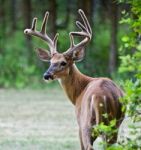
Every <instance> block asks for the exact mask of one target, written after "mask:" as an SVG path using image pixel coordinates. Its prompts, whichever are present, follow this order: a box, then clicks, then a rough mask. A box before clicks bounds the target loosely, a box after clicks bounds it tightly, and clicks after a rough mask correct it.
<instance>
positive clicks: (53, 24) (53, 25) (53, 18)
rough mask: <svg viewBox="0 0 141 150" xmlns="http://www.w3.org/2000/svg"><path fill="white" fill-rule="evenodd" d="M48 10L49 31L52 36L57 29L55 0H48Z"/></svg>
mask: <svg viewBox="0 0 141 150" xmlns="http://www.w3.org/2000/svg"><path fill="white" fill-rule="evenodd" d="M49 12H50V18H49V22H50V31H51V38H54V36H55V34H56V32H57V29H56V19H57V4H56V0H49Z"/></svg>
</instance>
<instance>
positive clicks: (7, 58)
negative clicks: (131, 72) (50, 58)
mask: <svg viewBox="0 0 141 150" xmlns="http://www.w3.org/2000/svg"><path fill="white" fill-rule="evenodd" d="M79 8H81V9H83V10H84V12H85V14H86V16H87V18H88V19H89V21H90V24H91V27H92V31H93V38H92V41H91V42H90V43H89V45H88V46H87V48H86V57H85V59H84V60H83V62H81V63H78V67H79V68H80V69H81V71H82V72H83V73H85V74H87V75H90V76H95V77H96V76H110V77H115V75H116V72H117V70H118V66H119V64H120V61H119V59H118V56H119V54H120V51H119V47H120V44H121V37H122V35H123V34H124V33H125V32H126V31H127V32H128V28H126V27H125V26H124V25H121V24H119V20H120V19H121V12H122V10H124V11H125V10H129V5H128V4H125V3H122V4H121V3H119V2H118V1H116V0H108V1H105V0H41V1H38V0H11V1H9V0H0V29H1V30H0V66H1V71H0V87H6V88H7V87H16V88H23V87H26V86H32V87H37V86H38V87H39V86H42V85H43V86H44V85H45V84H44V83H43V82H42V75H43V73H44V71H45V70H46V69H47V67H48V64H45V63H42V62H41V61H40V60H39V59H38V58H37V57H36V54H35V52H34V48H36V47H42V48H48V47H47V44H45V43H44V42H43V41H40V40H39V39H38V38H37V39H36V38H34V37H30V36H26V35H24V33H23V31H24V29H25V28H29V27H31V23H32V18H33V17H37V18H38V25H37V29H38V30H40V27H41V22H42V20H43V16H44V14H45V12H46V11H49V12H50V16H49V20H48V27H47V33H48V34H49V35H50V37H54V34H55V33H56V32H59V33H60V36H59V41H58V51H60V52H64V51H66V50H67V49H68V48H69V45H70V41H69V32H71V31H76V30H78V29H77V28H76V26H75V21H76V20H79V19H80V16H79V15H78V12H77V11H78V9H79ZM30 83H32V85H31V84H30Z"/></svg>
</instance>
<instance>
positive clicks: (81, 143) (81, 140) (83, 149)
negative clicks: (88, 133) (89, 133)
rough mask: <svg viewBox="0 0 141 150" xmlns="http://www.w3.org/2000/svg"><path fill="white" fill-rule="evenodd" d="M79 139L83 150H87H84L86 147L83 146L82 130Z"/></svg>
mask: <svg viewBox="0 0 141 150" xmlns="http://www.w3.org/2000/svg"><path fill="white" fill-rule="evenodd" d="M79 139H80V146H81V150H85V149H84V145H83V141H82V133H81V130H80V129H79Z"/></svg>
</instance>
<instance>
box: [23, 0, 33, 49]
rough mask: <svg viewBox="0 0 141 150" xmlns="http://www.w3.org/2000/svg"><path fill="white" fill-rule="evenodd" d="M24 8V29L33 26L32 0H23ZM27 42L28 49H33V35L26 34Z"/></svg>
mask: <svg viewBox="0 0 141 150" xmlns="http://www.w3.org/2000/svg"><path fill="white" fill-rule="evenodd" d="M22 10H23V18H24V29H25V28H30V27H31V11H32V10H31V0H22ZM26 44H27V47H28V49H29V50H30V49H32V45H31V36H26Z"/></svg>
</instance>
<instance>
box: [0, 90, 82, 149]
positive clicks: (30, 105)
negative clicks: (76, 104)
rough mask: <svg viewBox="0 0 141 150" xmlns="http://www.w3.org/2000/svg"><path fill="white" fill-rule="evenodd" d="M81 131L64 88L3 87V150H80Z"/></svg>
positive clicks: (0, 119)
mask: <svg viewBox="0 0 141 150" xmlns="http://www.w3.org/2000/svg"><path fill="white" fill-rule="evenodd" d="M77 132H78V131H77V123H76V118H75V114H74V109H73V105H72V104H71V103H70V102H69V101H68V99H67V98H66V96H65V95H64V93H63V91H62V90H59V89H58V88H55V89H46V90H3V89H2V90H0V150H78V149H80V148H79V139H78V133H77Z"/></svg>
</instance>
